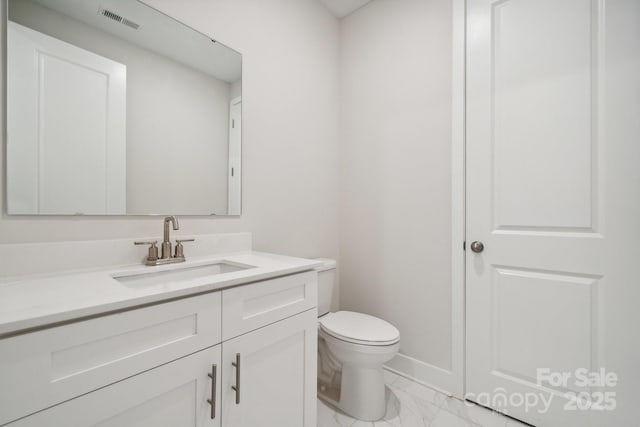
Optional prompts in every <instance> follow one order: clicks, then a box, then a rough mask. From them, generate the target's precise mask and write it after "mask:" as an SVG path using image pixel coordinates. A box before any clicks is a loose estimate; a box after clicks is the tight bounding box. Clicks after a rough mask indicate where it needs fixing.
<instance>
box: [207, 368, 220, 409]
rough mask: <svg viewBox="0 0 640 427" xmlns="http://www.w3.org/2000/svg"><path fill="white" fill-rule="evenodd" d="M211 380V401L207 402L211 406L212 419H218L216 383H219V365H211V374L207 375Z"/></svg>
mask: <svg viewBox="0 0 640 427" xmlns="http://www.w3.org/2000/svg"><path fill="white" fill-rule="evenodd" d="M207 376H208V377H209V378H211V399H207V402H208V403H209V404H210V405H211V419H212V420H213V419H214V418H215V417H216V383H217V382H218V365H216V364H215V363H214V364H213V365H211V373H210V374H207Z"/></svg>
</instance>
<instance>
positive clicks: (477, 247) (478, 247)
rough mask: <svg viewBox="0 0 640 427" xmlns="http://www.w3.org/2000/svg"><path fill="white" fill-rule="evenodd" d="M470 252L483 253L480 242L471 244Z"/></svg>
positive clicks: (482, 246)
mask: <svg viewBox="0 0 640 427" xmlns="http://www.w3.org/2000/svg"><path fill="white" fill-rule="evenodd" d="M471 250H472V251H473V252H475V253H477V254H479V253H480V252H482V251H484V245H483V244H482V242H478V241H475V242H473V243H471Z"/></svg>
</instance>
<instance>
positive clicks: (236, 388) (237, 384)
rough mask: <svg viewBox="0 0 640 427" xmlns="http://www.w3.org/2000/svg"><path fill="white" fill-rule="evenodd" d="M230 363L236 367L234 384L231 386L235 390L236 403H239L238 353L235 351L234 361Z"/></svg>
mask: <svg viewBox="0 0 640 427" xmlns="http://www.w3.org/2000/svg"><path fill="white" fill-rule="evenodd" d="M231 365H232V366H234V367H235V368H236V385H232V386H231V388H232V389H233V390H235V392H236V405H239V404H240V353H236V361H235V362H231Z"/></svg>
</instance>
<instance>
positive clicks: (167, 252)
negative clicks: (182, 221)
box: [162, 216, 180, 259]
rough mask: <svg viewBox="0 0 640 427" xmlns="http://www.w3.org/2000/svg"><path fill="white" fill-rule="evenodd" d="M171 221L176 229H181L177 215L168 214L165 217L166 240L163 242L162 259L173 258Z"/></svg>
mask: <svg viewBox="0 0 640 427" xmlns="http://www.w3.org/2000/svg"><path fill="white" fill-rule="evenodd" d="M169 223H171V225H172V226H173V229H174V230H179V229H180V225H179V224H178V218H176V217H175V216H168V217H165V219H164V240H163V242H162V259H167V258H171V239H170V237H169V233H170V231H169Z"/></svg>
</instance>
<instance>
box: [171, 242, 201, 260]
mask: <svg viewBox="0 0 640 427" xmlns="http://www.w3.org/2000/svg"><path fill="white" fill-rule="evenodd" d="M195 240H196V239H176V243H177V244H176V253H175V256H174V258H184V246H182V242H193V241H195Z"/></svg>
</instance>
